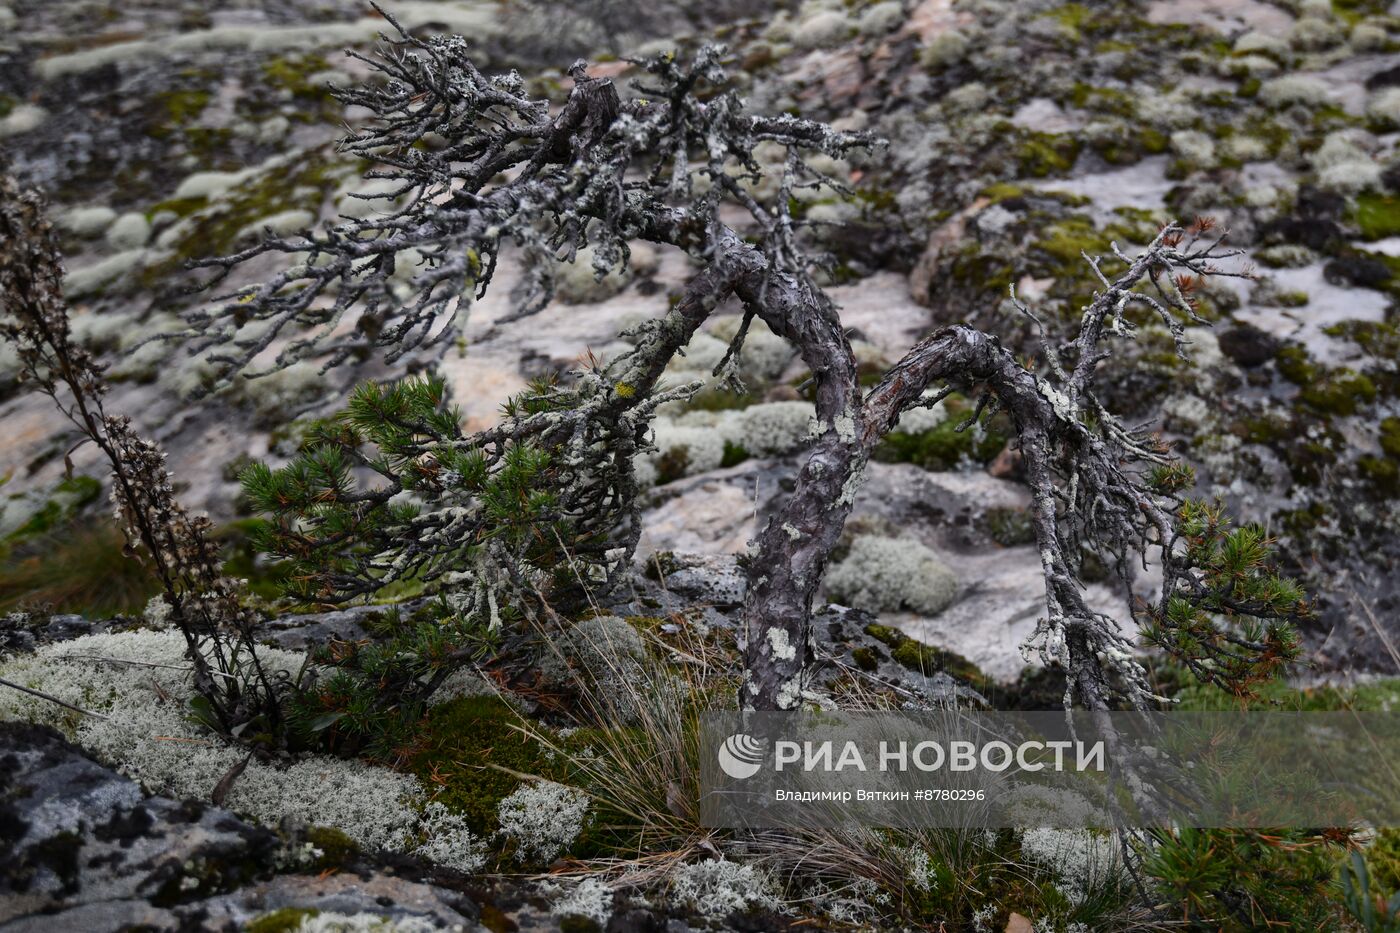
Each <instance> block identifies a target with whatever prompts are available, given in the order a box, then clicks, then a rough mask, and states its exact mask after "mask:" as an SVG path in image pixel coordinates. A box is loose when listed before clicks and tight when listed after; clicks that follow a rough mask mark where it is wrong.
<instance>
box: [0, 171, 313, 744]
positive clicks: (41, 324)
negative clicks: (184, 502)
mask: <svg viewBox="0 0 1400 933" xmlns="http://www.w3.org/2000/svg"><path fill="white" fill-rule="evenodd" d="M0 244H3V248H0V301H3V312H4V313H3V315H0V337H4V338H5V339H6V340H9V341H10V342H11V343H12V344H13V346H14V347H15V350H16V352H17V354H18V356H19V360H20V366H21V371H22V373H23V378H24V379H25V380H26V381H27V382H29V383H31V384H33V386H34V387H35V388H37V389H38V390H39V391H40V392H42V393H44V394H45V395H47V396H49V397H50V398H51V399H53V401H54V404H55V405H57V406H58V409H59V410H60V411H61V412H62V413H63V414H64V416H65V417H67V419H68V420H69V421H71V422H72V423H73V425H74V426H75V427H77V429H78V431H79V433H80V434H81V435H82V436H83V439H84V440H83V441H82V442H89V443H92V444H94V445H96V446H97V448H98V449H99V450H101V451H102V454H103V455H104V456H105V458H106V460H107V462H108V465H109V466H110V467H111V470H112V502H113V504H114V505H115V506H116V513H117V520H118V522H119V523H120V525H121V528H122V531H123V532H124V533H125V535H126V540H127V546H128V548H130V549H131V551H132V552H133V553H137V552H138V551H144V552H145V555H146V557H147V558H148V559H149V561H150V565H151V569H152V571H153V572H154V575H155V577H156V578H157V579H158V580H159V582H160V586H161V592H162V595H161V597H159V598H160V599H161V600H163V604H162V606H161V613H162V614H163V615H165V616H166V617H167V619H168V621H170V622H171V623H173V624H174V625H175V626H176V627H177V628H178V629H179V631H180V632H181V633H182V634H183V635H184V637H185V642H186V647H187V656H188V658H189V660H190V662H191V669H192V671H193V676H194V684H195V688H196V690H197V692H198V697H199V699H198V701H197V703H198V704H199V706H200V708H199V709H197V710H196V713H197V714H198V715H199V717H200V718H201V719H202V720H204V721H205V722H206V723H207V724H208V725H209V726H211V727H212V728H214V729H215V730H216V731H218V732H220V733H221V734H223V735H224V736H232V735H235V734H240V735H243V736H244V738H246V739H250V740H251V739H254V738H255V737H259V736H261V737H265V738H267V739H268V740H269V741H271V742H273V743H274V744H275V743H276V742H277V741H278V740H279V739H280V735H281V702H282V698H283V696H282V695H283V694H284V693H285V692H286V688H287V686H288V684H287V683H286V682H285V681H286V677H285V675H283V676H282V678H281V679H280V680H279V679H278V678H277V677H275V676H274V675H272V674H270V673H269V672H268V671H266V670H264V669H263V667H262V665H261V664H260V663H259V661H258V656H257V652H256V648H255V645H254V642H253V634H252V633H253V626H254V624H255V622H256V619H255V617H254V613H253V612H252V611H251V610H249V609H248V608H246V607H245V606H243V605H242V603H241V602H240V599H239V595H240V584H239V583H238V582H237V581H235V580H233V579H231V578H229V577H227V576H225V575H224V574H223V569H222V568H223V561H222V557H221V555H220V551H219V546H218V545H217V543H215V541H214V540H213V539H212V537H211V534H210V531H211V527H210V523H209V520H208V519H207V518H204V517H202V516H191V515H189V514H188V513H187V512H185V510H184V509H183V508H182V507H181V506H180V503H179V502H178V501H177V500H176V499H175V493H174V490H173V489H172V488H171V485H170V475H169V473H168V472H166V469H165V454H164V453H163V452H162V451H161V449H160V447H159V446H158V445H157V444H155V443H154V442H153V441H151V440H148V439H147V438H144V437H141V436H140V435H139V434H138V433H137V432H136V431H135V429H134V428H133V427H132V425H131V420H130V419H129V418H126V417H122V416H117V415H109V414H108V413H107V412H106V411H105V410H104V409H103V397H104V396H105V395H106V392H107V385H106V382H105V381H104V379H103V376H102V367H101V366H100V365H99V364H98V363H97V361H96V360H95V359H94V358H93V356H92V354H91V353H90V352H88V351H87V350H86V349H85V348H83V347H81V346H79V345H78V344H77V343H76V342H75V341H74V339H73V334H72V330H71V328H70V326H69V320H68V309H67V306H66V305H65V303H64V300H63V285H62V283H63V263H62V259H61V253H60V251H59V248H58V236H57V234H56V233H55V232H54V229H53V227H52V226H51V225H50V224H49V222H48V221H47V220H46V219H45V218H44V212H43V204H42V202H41V200H40V199H39V197H38V195H36V194H35V193H33V192H30V191H26V192H21V191H20V190H19V189H18V187H17V186H16V184H15V182H14V179H13V178H11V177H9V176H4V177H0ZM82 442H80V443H82ZM70 453H71V451H70Z"/></svg>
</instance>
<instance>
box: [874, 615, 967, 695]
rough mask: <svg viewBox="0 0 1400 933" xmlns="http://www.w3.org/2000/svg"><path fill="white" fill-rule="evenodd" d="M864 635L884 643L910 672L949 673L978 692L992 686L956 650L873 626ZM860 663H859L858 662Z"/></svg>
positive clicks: (889, 628)
mask: <svg viewBox="0 0 1400 933" xmlns="http://www.w3.org/2000/svg"><path fill="white" fill-rule="evenodd" d="M865 634H867V635H869V636H870V637H871V638H874V639H877V640H879V641H881V642H883V643H884V644H885V645H886V646H888V647H889V649H890V657H892V658H893V659H894V660H896V661H898V662H899V663H900V664H902V665H903V666H905V667H907V668H909V670H911V671H918V672H919V673H921V674H933V673H937V672H938V671H946V672H947V673H948V674H950V675H951V676H953V677H956V678H957V679H959V680H962V681H965V682H967V683H969V684H972V685H973V686H974V687H977V688H978V689H982V688H984V687H986V686H989V685H990V683H991V682H990V681H989V680H988V679H987V675H985V674H983V673H982V671H981V670H980V669H979V668H978V667H977V665H976V664H973V663H972V662H971V661H969V660H968V659H967V658H965V657H963V656H962V655H960V654H958V653H957V652H955V651H947V650H945V649H943V648H935V647H933V646H932V645H926V644H924V643H923V642H921V641H919V640H918V639H917V638H910V637H909V636H908V635H906V634H904V633H903V632H901V631H900V630H899V629H897V628H893V627H891V626H888V625H879V624H877V623H872V624H870V625H867V626H866V627H865ZM857 663H859V661H857Z"/></svg>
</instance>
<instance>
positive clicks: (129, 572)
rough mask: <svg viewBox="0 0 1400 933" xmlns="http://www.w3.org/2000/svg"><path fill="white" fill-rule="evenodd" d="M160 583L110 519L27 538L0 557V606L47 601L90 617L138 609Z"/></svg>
mask: <svg viewBox="0 0 1400 933" xmlns="http://www.w3.org/2000/svg"><path fill="white" fill-rule="evenodd" d="M158 589H159V585H158V583H157V581H156V579H155V577H154V576H153V575H152V574H151V572H150V569H149V568H148V567H147V566H145V565H144V564H142V563H141V562H140V561H138V560H137V559H136V558H134V557H132V556H130V555H129V554H128V553H127V551H126V547H125V541H124V539H123V538H122V534H121V532H120V531H118V530H117V528H116V527H115V526H114V525H112V524H111V523H110V522H106V521H102V522H93V523H86V522H83V523H75V524H71V525H68V526H66V527H63V528H61V529H58V530H55V531H53V532H50V533H48V534H46V535H44V536H42V537H37V538H32V539H28V540H26V541H25V542H24V544H23V546H22V547H21V548H17V549H16V550H15V551H13V552H12V553H10V554H9V555H6V556H5V557H4V559H3V561H0V612H8V611H11V610H14V609H20V608H26V607H35V608H38V607H44V608H47V609H50V610H52V611H54V612H75V613H80V614H82V615H87V616H91V617H101V616H110V615H116V614H119V613H121V614H128V615H130V614H137V613H140V612H141V610H142V609H144V608H145V606H146V603H147V601H149V600H150V598H151V597H152V596H154V595H155V594H156V592H157V591H158Z"/></svg>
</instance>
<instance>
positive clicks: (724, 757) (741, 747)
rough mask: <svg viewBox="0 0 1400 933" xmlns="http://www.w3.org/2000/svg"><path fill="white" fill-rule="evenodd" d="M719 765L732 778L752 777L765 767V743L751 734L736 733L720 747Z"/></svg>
mask: <svg viewBox="0 0 1400 933" xmlns="http://www.w3.org/2000/svg"><path fill="white" fill-rule="evenodd" d="M719 766H720V769H721V770H722V771H724V773H725V774H727V775H729V776H730V777H732V778H739V779H743V778H751V777H753V776H754V775H755V774H757V773H758V769H759V768H761V767H763V743H762V742H760V741H759V740H758V739H756V738H754V737H753V736H751V735H746V734H744V733H742V732H738V733H735V734H734V735H731V736H730V737H729V738H727V739H725V740H724V743H723V744H722V745H720V747H719Z"/></svg>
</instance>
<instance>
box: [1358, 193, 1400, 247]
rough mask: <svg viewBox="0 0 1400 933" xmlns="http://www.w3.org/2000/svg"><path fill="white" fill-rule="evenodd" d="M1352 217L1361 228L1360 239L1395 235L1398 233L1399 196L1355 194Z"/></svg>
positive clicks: (1399, 226)
mask: <svg viewBox="0 0 1400 933" xmlns="http://www.w3.org/2000/svg"><path fill="white" fill-rule="evenodd" d="M1353 219H1354V220H1355V221H1356V226H1357V227H1359V228H1360V229H1361V237H1362V239H1366V240H1383V239H1385V238H1386V237H1392V236H1396V235H1398V234H1400V197H1396V196H1395V195H1391V194H1378V193H1376V192H1370V191H1368V192H1363V193H1362V194H1359V195H1357V196H1356V211H1355V214H1354V215H1353Z"/></svg>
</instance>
